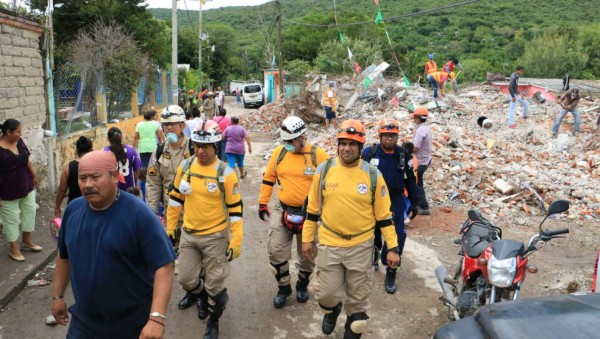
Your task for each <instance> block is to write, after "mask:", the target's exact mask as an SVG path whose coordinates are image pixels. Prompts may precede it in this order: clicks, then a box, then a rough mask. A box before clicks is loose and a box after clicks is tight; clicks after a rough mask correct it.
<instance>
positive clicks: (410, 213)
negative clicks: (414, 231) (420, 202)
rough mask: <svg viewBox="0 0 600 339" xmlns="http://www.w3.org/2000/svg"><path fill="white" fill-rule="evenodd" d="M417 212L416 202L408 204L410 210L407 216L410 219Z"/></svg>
mask: <svg viewBox="0 0 600 339" xmlns="http://www.w3.org/2000/svg"><path fill="white" fill-rule="evenodd" d="M418 214H419V207H418V206H417V204H413V203H411V204H410V211H408V217H409V219H410V220H413V219H414V218H415V217H416V216H417V215H418Z"/></svg>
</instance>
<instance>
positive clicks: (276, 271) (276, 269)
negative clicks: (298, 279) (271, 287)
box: [270, 261, 290, 281]
mask: <svg viewBox="0 0 600 339" xmlns="http://www.w3.org/2000/svg"><path fill="white" fill-rule="evenodd" d="M270 264H271V267H270V268H271V273H273V275H274V276H275V279H277V281H279V280H281V278H283V277H287V276H289V275H290V270H289V269H286V270H285V271H283V272H282V271H281V270H282V267H283V266H285V265H287V264H288V262H287V261H284V262H282V263H281V264H273V263H270Z"/></svg>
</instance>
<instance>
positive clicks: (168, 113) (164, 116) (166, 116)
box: [160, 112, 179, 119]
mask: <svg viewBox="0 0 600 339" xmlns="http://www.w3.org/2000/svg"><path fill="white" fill-rule="evenodd" d="M178 115H179V114H177V113H171V112H162V113H161V115H160V117H161V118H163V119H168V118H169V117H172V116H178Z"/></svg>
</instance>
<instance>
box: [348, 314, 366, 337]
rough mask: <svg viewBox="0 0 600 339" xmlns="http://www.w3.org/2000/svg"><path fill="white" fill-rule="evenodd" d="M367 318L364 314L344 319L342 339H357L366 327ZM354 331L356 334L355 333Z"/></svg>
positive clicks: (352, 315)
mask: <svg viewBox="0 0 600 339" xmlns="http://www.w3.org/2000/svg"><path fill="white" fill-rule="evenodd" d="M368 319H369V316H367V314H366V313H364V312H360V313H354V314H351V315H349V316H348V318H346V325H345V326H344V329H345V330H344V339H359V338H360V337H362V333H363V332H364V331H365V329H366V327H367V320H368ZM355 331H356V332H355Z"/></svg>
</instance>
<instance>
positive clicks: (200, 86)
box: [198, 0, 206, 93]
mask: <svg viewBox="0 0 600 339" xmlns="http://www.w3.org/2000/svg"><path fill="white" fill-rule="evenodd" d="M205 1H206V0H200V12H199V13H198V29H199V31H198V73H200V74H199V75H198V79H199V80H200V83H199V85H198V87H199V88H198V93H200V91H202V38H201V37H202V5H203V4H204V2H205Z"/></svg>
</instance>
